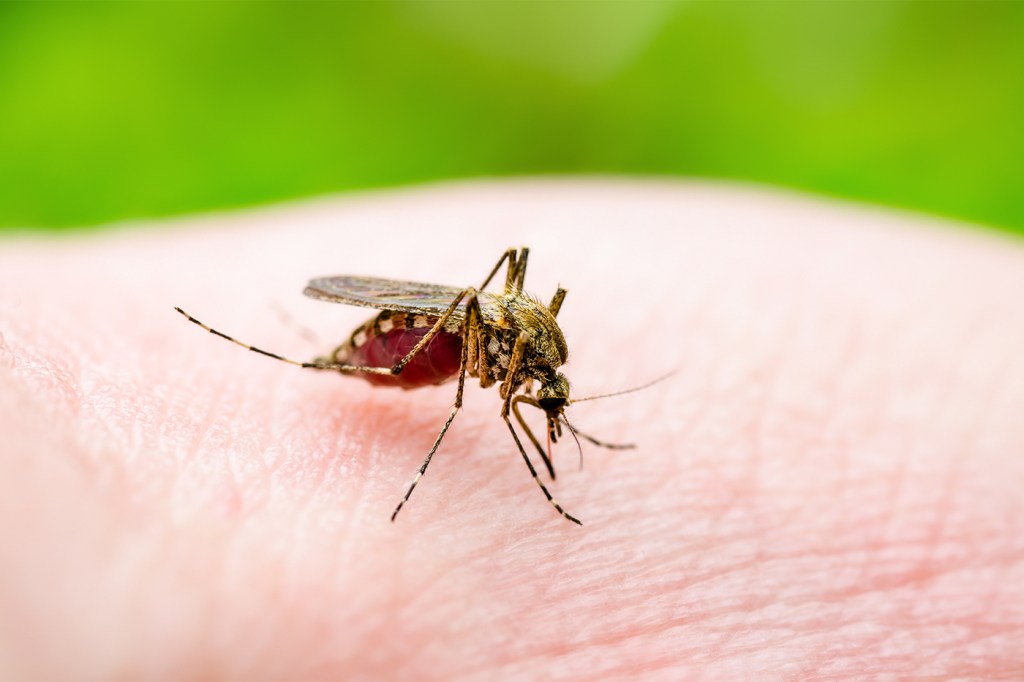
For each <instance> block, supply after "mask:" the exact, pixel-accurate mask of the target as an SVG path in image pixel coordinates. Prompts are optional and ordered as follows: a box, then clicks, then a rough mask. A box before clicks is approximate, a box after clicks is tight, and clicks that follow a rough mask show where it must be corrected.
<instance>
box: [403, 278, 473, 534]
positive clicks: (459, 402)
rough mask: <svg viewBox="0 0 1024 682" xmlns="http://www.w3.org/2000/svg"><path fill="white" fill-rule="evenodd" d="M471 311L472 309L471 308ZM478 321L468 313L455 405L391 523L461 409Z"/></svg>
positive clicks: (424, 471)
mask: <svg viewBox="0 0 1024 682" xmlns="http://www.w3.org/2000/svg"><path fill="white" fill-rule="evenodd" d="M470 296H471V298H470V305H472V304H475V303H476V295H475V294H471V295H470ZM471 309H472V308H471ZM478 323H479V321H478V320H477V319H476V316H475V314H474V313H472V312H471V313H470V314H469V315H468V316H467V318H466V328H465V329H464V330H463V332H462V355H461V357H460V359H459V387H458V388H457V389H456V391H455V404H454V405H452V410H451V412H449V413H448V419H447V420H446V421H445V423H444V426H442V427H441V433H439V434H437V438H436V439H434V444H433V445H432V446H431V447H430V452H428V453H427V457H426V459H424V460H423V464H421V465H420V468H419V471H417V472H416V476H415V477H414V478H413V479H412V483H410V484H409V489H408V490H406V491H405V496H404V497H403V498H402V501H401V502H399V503H398V506H397V507H395V511H394V512H392V513H391V521H392V522H394V520H395V517H396V516H398V512H400V511H402V506H403V505H405V503H406V502H408V501H409V498H410V497H411V496H412V491H413V490H415V489H416V484H417V483H419V482H420V479H421V478H423V474H424V473H426V471H427V466H429V465H430V460H431V459H433V457H434V453H435V452H437V448H438V447H440V445H441V441H442V440H443V439H444V434H446V433H448V427H449V426H451V425H452V422H453V421H454V420H455V415H456V414H458V413H459V410H460V409H461V408H462V392H463V390H464V389H465V387H466V365H467V363H468V360H469V339H470V337H471V336H472V335H473V334H476V333H479V331H478Z"/></svg>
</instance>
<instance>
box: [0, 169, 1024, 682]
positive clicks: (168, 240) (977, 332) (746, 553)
mask: <svg viewBox="0 0 1024 682" xmlns="http://www.w3.org/2000/svg"><path fill="white" fill-rule="evenodd" d="M171 222H172V224H160V225H152V226H137V227H134V228H133V229H130V230H129V229H124V230H120V229H114V230H111V231H106V232H99V233H95V234H81V235H72V236H68V237H62V238H59V239H55V238H36V237H21V238H7V239H6V241H5V242H4V243H3V245H2V248H0V434H2V436H0V441H2V444H0V523H2V524H3V528H2V537H3V538H4V542H3V544H2V552H3V554H2V556H0V603H2V604H3V605H4V608H3V609H0V677H2V678H4V679H14V678H18V679H29V678H34V679H54V678H70V677H74V678H86V677H89V678H93V677H101V678H112V677H116V678H124V679H134V678H147V677H148V678H152V677H162V678H189V679H193V678H200V677H202V678H241V679H252V678H261V679H276V678H290V679H299V678H301V679H325V678H364V679H541V678H544V679H588V680H595V679H624V678H635V677H643V678H647V679H694V678H698V679H705V678H706V679H737V680H745V679H755V678H756V679H829V680H839V679H871V678H876V677H884V676H887V675H888V676H892V677H896V678H928V679H948V678H953V677H961V678H985V679H1019V678H1020V677H1022V676H1024V656H1022V654H1021V647H1020V642H1021V641H1024V494H1022V489H1024V456H1022V455H1024V418H1022V411H1021V406H1022V405H1024V359H1022V353H1021V349H1024V306H1022V305H1021V303H1020V292H1022V291H1024V246H1022V245H1021V243H1020V242H1019V241H1014V240H1013V239H1011V238H1007V237H1004V236H1000V235H993V234H990V233H987V232H981V231H970V230H967V229H964V228H962V227H958V226H950V225H946V224H941V223H939V221H933V220H930V219H924V218H920V217H914V216H909V215H905V214H901V213H897V212H892V211H884V210H881V209H870V208H864V207H856V206H851V205H847V204H842V203H839V202H831V201H825V200H821V199H813V198H807V197H800V196H793V195H788V194H782V193H775V192H771V191H767V190H752V189H749V188H736V187H726V186H720V185H714V184H697V183H670V182H639V181H637V182H626V181H621V182H620V181H587V182H552V181H532V182H509V183H494V184H490V183H470V184H460V185H451V186H441V187H433V188H426V189H418V190H406V191H399V192H382V193H379V194H368V195H361V196H352V197H347V198H339V199H330V200H320V201H313V202H308V203H304V204H298V205H291V206H283V207H277V208H270V209H267V208H261V209H254V210H251V211H243V212H238V213H233V214H228V215H214V216H207V217H202V218H192V219H181V220H178V221H171ZM510 245H527V246H529V247H530V248H531V255H530V268H529V272H528V274H527V278H526V290H527V291H529V292H531V293H533V294H536V295H537V296H538V297H540V299H541V300H547V299H548V298H549V297H550V296H551V294H552V292H554V291H555V290H556V289H557V287H558V286H559V285H561V286H564V287H565V288H566V289H567V290H568V292H569V293H568V296H567V297H566V299H565V303H564V305H563V306H562V308H561V311H560V313H559V316H558V322H559V324H560V326H561V328H562V330H563V332H564V333H565V336H566V340H567V343H568V346H569V356H570V362H569V364H568V365H566V366H565V367H563V368H560V370H559V371H562V372H564V374H565V375H566V376H567V377H568V380H569V381H570V382H571V385H572V394H573V396H586V395H596V394H600V393H609V392H614V391H616V390H619V389H625V388H629V387H630V386H635V385H639V384H643V383H645V382H647V381H649V380H650V379H653V378H654V377H657V376H660V375H662V374H664V373H665V372H667V371H669V370H672V369H676V370H678V372H677V374H675V375H674V376H673V377H672V378H671V379H669V380H667V381H664V382H661V383H659V384H656V385H655V386H652V387H650V388H648V389H645V390H643V391H639V392H637V393H632V394H628V395H623V396H619V397H611V398H607V399H602V400H595V401H590V402H584V403H580V404H578V405H570V406H569V407H568V408H567V410H566V415H567V416H568V418H569V420H570V421H571V422H572V423H573V424H574V425H575V426H577V427H579V428H580V429H581V430H582V431H584V432H586V433H588V434H591V435H593V436H595V437H597V438H600V439H602V440H607V441H611V442H635V443H636V444H637V448H636V449H634V450H624V451H609V450H605V449H601V448H596V447H592V446H589V445H588V444H587V443H586V442H584V443H583V448H584V456H585V461H584V467H583V469H582V470H579V468H578V462H577V453H576V446H575V443H574V442H573V441H572V439H571V438H569V437H568V434H566V436H565V437H564V438H563V439H561V440H560V442H559V443H558V445H557V446H556V448H555V452H554V463H555V466H556V468H557V471H558V480H557V481H556V482H554V483H550V484H549V485H550V486H551V490H552V493H553V494H554V495H555V497H556V498H557V499H558V501H559V502H560V503H561V504H562V505H563V506H564V507H565V508H566V510H567V511H568V512H569V513H571V514H573V515H574V516H576V517H578V518H579V519H581V520H582V522H583V523H584V525H583V526H582V527H577V526H575V525H574V524H571V523H568V522H566V520H565V519H563V518H561V517H559V515H558V514H557V513H555V512H554V510H553V509H552V508H551V506H550V505H549V504H548V503H547V502H546V501H545V499H544V498H543V496H542V495H541V493H540V492H539V490H538V489H537V486H536V485H535V484H534V483H533V482H532V481H531V479H530V475H529V472H528V471H527V469H526V467H525V466H524V464H523V462H522V460H521V458H520V456H519V454H518V453H517V451H516V450H515V445H514V443H513V442H512V441H511V438H510V436H509V434H508V432H507V430H505V428H504V425H503V424H502V422H501V419H500V417H499V411H500V408H501V400H500V397H499V396H498V395H497V391H496V389H494V388H493V387H492V388H490V389H486V390H482V389H480V388H479V386H477V385H476V383H475V382H473V383H470V384H467V388H466V395H465V405H464V407H463V410H462V412H461V413H460V414H459V415H458V418H457V419H455V421H454V422H453V425H452V427H451V430H450V431H449V433H448V434H447V436H446V439H445V441H444V443H443V445H442V447H441V449H440V450H439V451H438V453H437V455H436V456H435V457H434V459H433V462H432V463H431V465H430V469H428V471H427V474H426V475H425V476H424V477H423V480H422V481H420V484H419V486H418V488H417V489H416V494H415V495H414V496H413V497H412V499H411V500H410V501H409V503H408V504H407V505H406V506H405V507H404V509H403V511H402V514H401V515H400V516H399V517H398V519H397V521H396V522H395V523H394V524H392V523H390V522H389V516H390V514H391V512H392V510H393V509H394V506H395V504H396V503H397V502H398V500H399V498H400V496H401V495H402V493H403V492H404V491H405V489H406V486H407V485H408V483H409V481H410V480H411V479H412V476H413V474H414V473H415V471H416V468H417V467H418V466H419V465H420V462H421V461H422V458H423V455H424V454H425V453H426V451H427V450H428V449H429V447H430V444H431V443H432V441H433V439H434V437H435V436H436V434H437V431H438V429H439V428H440V426H441V424H442V423H443V422H444V419H445V418H446V416H447V415H448V411H449V408H450V406H451V401H452V399H453V396H454V385H452V384H446V385H444V386H440V387H434V388H427V389H420V390H416V391H401V390H397V389H389V388H379V387H373V386H370V385H368V384H367V383H366V382H363V381H359V380H356V379H351V378H347V377H342V376H337V375H331V374H328V373H320V372H315V371H307V370H302V369H298V368H295V367H291V366H288V365H285V364H283V363H279V362H275V361H273V360H270V359H268V358H264V357H259V356H256V355H255V354H252V353H246V352H244V351H242V350H241V349H239V348H237V347H235V346H232V345H231V344H229V343H226V342H224V341H223V340H221V339H217V338H215V337H213V336H211V335H210V334H205V333H202V332H201V330H199V329H198V328H196V327H195V326H194V325H191V324H189V323H188V322H187V321H186V320H183V319H182V318H181V317H180V316H179V315H177V314H176V313H175V312H174V310H173V307H174V306H176V305H180V306H183V307H184V308H186V309H187V310H189V312H190V313H193V314H195V315H196V316H197V317H199V318H200V319H202V320H204V321H205V322H207V323H209V324H210V325H211V326H214V327H217V328H218V329H221V330H223V331H225V332H226V333H228V334H231V335H232V336H234V337H235V338H238V339H240V340H242V341H245V342H248V343H252V344H256V345H258V346H260V347H261V348H266V349H269V350H272V351H275V352H280V353H281V354H282V355H286V356H288V357H295V358H299V359H312V358H314V357H316V356H317V355H321V354H323V353H325V352H328V351H329V350H330V349H331V348H333V347H335V346H336V345H337V343H338V342H340V341H341V340H342V339H344V338H345V337H346V335H347V334H349V333H350V332H351V331H352V329H353V328H355V327H356V326H357V325H358V324H360V323H362V322H364V321H365V318H366V316H367V311H365V310H359V309H355V308H348V307H345V306H338V305H332V304H328V303H323V302H319V301H312V300H309V299H306V298H304V297H303V296H301V294H300V292H301V290H302V288H303V286H304V285H305V283H306V281H307V280H308V279H310V278H312V277H317V276H324V275H332V274H346V273H348V274H361V275H372V276H382V277H393V278H398V279H402V278H406V279H411V280H416V281H426V282H437V283H439V284H448V285H452V286H470V285H477V284H479V282H480V280H481V278H482V277H483V276H484V275H486V271H487V269H488V268H490V267H491V266H492V265H493V263H494V261H495V259H496V257H497V256H498V255H500V253H501V251H502V250H503V249H504V248H506V247H508V246H510ZM278 306H280V307H282V308H284V309H286V310H287V311H288V314H289V315H290V316H291V317H292V318H294V320H296V321H298V322H299V323H301V324H302V325H303V326H306V327H310V328H312V329H313V330H314V331H315V332H316V333H317V335H318V336H320V337H321V343H320V344H319V345H313V344H310V343H309V342H308V341H307V340H304V339H303V337H302V335H301V334H300V333H298V332H297V330H296V328H295V327H296V325H295V324H293V323H287V322H283V321H282V320H281V318H280V316H279V315H277V314H275V312H274V311H275V309H276V308H277V307H278ZM524 412H525V414H524V416H525V417H526V418H527V419H532V420H533V422H532V423H533V426H534V430H535V432H536V433H538V434H543V431H544V428H545V427H544V418H543V413H542V412H540V411H537V410H525V411H524ZM526 447H527V448H528V450H527V452H528V453H531V454H535V453H532V452H531V451H530V450H529V448H530V447H531V446H530V444H529V443H526ZM534 464H535V466H540V462H539V461H537V460H536V459H535V460H534ZM542 475H543V476H545V477H546V474H543V473H542Z"/></svg>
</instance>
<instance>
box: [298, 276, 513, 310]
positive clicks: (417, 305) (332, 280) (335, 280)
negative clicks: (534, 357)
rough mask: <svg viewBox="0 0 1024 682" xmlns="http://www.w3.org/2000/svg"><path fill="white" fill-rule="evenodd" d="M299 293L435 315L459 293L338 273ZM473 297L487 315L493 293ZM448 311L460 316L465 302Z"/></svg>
mask: <svg viewBox="0 0 1024 682" xmlns="http://www.w3.org/2000/svg"><path fill="white" fill-rule="evenodd" d="M303 293H304V294H306V296H309V297H310V298H316V299H319V300H321V301H331V302H333V303H345V304H347V305H357V306H362V307H364V308H376V309H378V310H397V311H402V312H407V313H416V314H420V315H429V316H431V317H438V316H440V315H441V313H443V312H444V311H445V310H447V309H448V306H450V305H451V304H452V301H454V300H455V297H456V296H458V295H459V294H461V293H462V289H457V288H455V287H447V286H444V285H441V284H424V283H422V282H406V281H401V280H393V279H382V278H380V277H354V276H351V275H339V276H337V277H320V278H317V279H314V280H310V282H309V285H308V286H306V290H305V291H303ZM477 297H478V299H479V301H480V305H481V308H482V309H483V310H484V317H485V318H486V317H489V315H488V314H487V313H488V308H489V307H490V306H489V304H490V302H491V300H492V299H493V297H492V296H491V295H490V294H484V293H480V294H477ZM452 315H453V316H454V317H455V318H456V319H464V318H465V316H466V304H465V303H459V306H458V307H457V308H456V309H455V310H454V311H453V312H452Z"/></svg>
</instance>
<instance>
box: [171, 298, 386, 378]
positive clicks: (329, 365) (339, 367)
mask: <svg viewBox="0 0 1024 682" xmlns="http://www.w3.org/2000/svg"><path fill="white" fill-rule="evenodd" d="M175 310H176V311H178V313H180V314H181V315H182V316H184V317H185V319H187V320H188V321H189V322H191V323H193V324H197V325H199V326H200V327H202V328H203V329H205V330H206V331H208V332H210V333H211V334H213V335H214V336H219V337H220V338H222V339H226V340H228V341H230V342H231V343H233V344H235V345H236V346H241V347H242V348H244V349H246V350H251V351H252V352H253V353H259V354H260V355H266V356H267V357H268V358H273V359H275V360H280V361H281V362H287V363H288V364H289V365H295V366H296V367H302V368H304V369H327V370H332V371H336V372H343V373H346V374H348V373H353V372H360V373H363V374H391V370H390V369H388V368H387V367H356V366H355V365H345V364H341V363H338V362H299V361H298V360H291V359H289V358H286V357H283V356H281V355H278V354H277V353H271V352H270V351H265V350H263V349H262V348H256V347H255V346H250V345H249V344H247V343H242V342H241V341H239V340H238V339H233V338H231V337H230V336H228V335H227V334H225V333H223V332H219V331H217V330H216V329H214V328H213V327H208V326H206V325H205V324H203V323H202V322H200V321H199V320H197V319H196V318H194V317H192V316H191V315H189V314H188V313H186V312H185V311H184V310H182V309H181V308H177V307H175Z"/></svg>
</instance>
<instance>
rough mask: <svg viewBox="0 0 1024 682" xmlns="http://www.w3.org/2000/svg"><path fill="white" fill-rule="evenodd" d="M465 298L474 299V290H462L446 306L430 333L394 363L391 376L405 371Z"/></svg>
mask: <svg viewBox="0 0 1024 682" xmlns="http://www.w3.org/2000/svg"><path fill="white" fill-rule="evenodd" d="M467 296H468V297H471V298H476V289H473V288H472V287H470V288H469V289H464V290H463V291H461V292H460V293H459V295H458V296H456V297H455V299H454V300H453V301H452V303H451V305H449V306H448V309H447V310H445V311H444V312H443V313H441V316H440V317H439V318H437V322H435V323H434V326H433V327H431V328H430V331H428V332H427V333H426V334H424V335H423V338H421V339H420V340H419V341H417V342H416V345H415V346H413V347H412V350H410V351H409V352H408V353H406V355H405V357H404V358H402V359H401V360H399V361H398V362H396V363H395V364H394V366H392V367H391V370H390V373H391V374H401V373H402V370H403V369H405V366H406V365H408V364H409V363H410V362H411V361H412V359H413V358H414V357H416V354H417V353H419V352H420V351H421V350H423V349H424V348H426V346H427V344H428V343H430V342H431V341H432V340H433V338H434V337H435V336H437V334H438V333H439V332H440V331H441V330H442V329H444V325H445V323H446V322H448V318H450V317H451V316H452V313H454V312H455V309H456V308H457V307H458V306H459V303H460V302H462V299H464V298H466V297H467ZM466 326H468V325H466ZM465 343H466V342H465V339H463V347H465ZM463 369H465V368H463Z"/></svg>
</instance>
